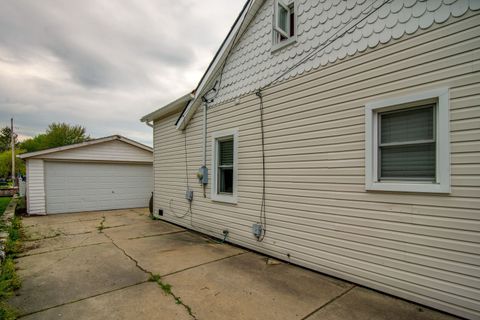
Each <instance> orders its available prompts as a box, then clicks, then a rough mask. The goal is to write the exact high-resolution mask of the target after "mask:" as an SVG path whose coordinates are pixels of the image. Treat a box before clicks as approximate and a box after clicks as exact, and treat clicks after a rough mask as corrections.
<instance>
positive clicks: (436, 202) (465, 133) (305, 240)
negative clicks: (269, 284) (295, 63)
mask: <svg viewBox="0 0 480 320" xmlns="http://www.w3.org/2000/svg"><path fill="white" fill-rule="evenodd" d="M479 17H480V16H479V15H478V14H474V13H471V12H470V13H468V14H466V15H465V16H464V17H462V18H459V19H455V18H450V19H449V20H448V21H447V22H445V23H443V24H441V25H436V26H434V27H431V28H429V29H428V30H425V31H422V32H419V33H417V34H415V35H412V36H408V37H403V38H401V39H400V40H399V41H395V42H392V43H389V44H388V45H383V46H379V47H377V48H376V49H374V50H367V51H365V52H364V53H363V54H357V55H355V56H353V57H351V58H347V59H344V60H340V61H338V62H336V63H334V64H331V65H327V66H326V67H323V68H321V69H320V70H318V71H315V72H310V73H308V74H306V75H304V76H301V77H296V78H293V79H290V80H288V81H286V82H284V83H281V84H279V85H277V86H275V87H272V88H269V89H267V90H265V91H264V110H265V116H264V118H265V121H264V125H265V155H266V215H267V235H266V238H265V240H264V241H263V242H256V240H255V238H254V236H253V235H252V232H251V227H252V223H255V222H258V221H259V212H260V211H259V210H260V206H261V190H262V189H261V185H262V184H261V179H262V170H261V159H262V158H261V155H262V153H261V144H260V142H261V135H260V123H259V100H258V98H257V97H256V96H255V95H249V96H244V97H242V98H241V99H240V102H239V103H233V102H232V103H224V104H222V105H219V106H216V107H213V108H211V109H209V113H208V130H207V131H208V138H207V141H208V149H207V156H208V157H207V166H208V167H209V169H210V174H211V170H212V163H211V141H212V140H211V137H212V133H214V132H217V131H221V130H226V129H233V128H237V129H238V134H239V138H238V144H239V146H238V203H237V204H236V205H232V204H227V203H220V202H214V201H212V200H211V199H210V185H209V186H208V187H207V188H206V195H205V197H204V196H203V190H202V188H201V187H200V185H199V183H198V181H197V179H196V173H197V170H198V168H199V167H200V166H201V165H202V141H203V137H202V128H203V127H202V122H203V119H202V111H201V108H199V111H197V113H196V114H195V115H194V117H193V118H192V120H191V121H190V123H189V124H188V126H187V130H186V136H185V132H180V131H177V130H176V129H175V126H174V123H175V120H176V118H177V117H178V115H173V116H170V117H168V118H165V119H162V120H161V121H157V122H155V128H154V150H155V162H154V170H155V171H154V172H155V206H154V207H155V212H157V213H158V210H159V209H162V210H163V212H164V216H163V219H165V220H168V221H172V222H174V223H177V224H180V225H183V226H186V227H189V228H192V229H195V230H198V231H200V232H204V233H207V234H210V235H214V236H216V237H219V238H221V237H222V230H224V229H227V230H229V237H228V240H229V241H231V242H233V243H236V244H240V245H242V246H245V247H247V248H252V249H254V250H257V251H260V252H263V253H266V254H269V255H272V256H275V257H278V258H280V259H284V260H289V261H290V262H292V263H295V264H299V265H302V266H305V267H309V268H312V269H315V270H318V271H321V272H324V273H327V274H331V275H334V276H337V277H340V278H343V279H347V280H350V281H353V282H355V283H359V284H362V285H365V286H368V287H372V288H375V289H378V290H381V291H384V292H387V293H390V294H393V295H396V296H400V297H403V298H406V299H409V300H413V301H416V302H419V303H422V304H426V305H429V306H432V307H435V308H438V309H441V310H444V311H447V312H451V313H454V314H457V315H460V316H463V317H467V318H480V273H479V271H478V270H480V269H479V268H480V236H479V234H480V135H479V134H480V105H479V101H480V84H479V83H480V59H479V57H480V37H479V34H480V25H479ZM442 87H448V88H449V92H450V101H449V107H450V141H451V144H450V150H451V186H452V191H451V193H450V194H448V195H435V194H418V193H398V192H393V193H387V192H383V193H382V192H367V191H366V190H365V169H364V168H365V105H366V104H367V103H369V102H372V101H376V100H383V99H387V98H393V97H399V96H400V97H401V96H404V95H410V94H412V93H415V92H422V91H426V90H432V89H435V88H442ZM185 139H186V144H187V146H186V147H185ZM186 165H187V168H186V167H185V166H186ZM186 170H187V172H188V174H187V175H186ZM210 178H211V175H210ZM187 187H190V188H192V189H193V190H194V200H193V204H192V211H191V213H188V211H187V210H188V203H187V201H186V200H185V191H186V189H187ZM182 216H183V217H182Z"/></svg>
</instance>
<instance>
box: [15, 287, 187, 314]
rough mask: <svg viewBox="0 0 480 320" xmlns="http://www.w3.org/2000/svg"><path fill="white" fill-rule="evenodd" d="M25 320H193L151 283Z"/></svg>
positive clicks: (52, 310)
mask: <svg viewBox="0 0 480 320" xmlns="http://www.w3.org/2000/svg"><path fill="white" fill-rule="evenodd" d="M23 319H25V320H51V319H63V320H77V319H102V320H107V319H112V320H118V319H142V320H153V319H175V320H184V319H185V320H186V319H192V318H191V317H190V315H189V314H188V312H187V311H186V310H185V308H184V307H183V306H181V305H178V304H176V303H175V301H174V299H173V298H172V297H171V296H167V295H165V294H164V293H163V292H162V290H161V289H160V288H159V287H158V285H157V284H156V283H153V282H147V283H142V284H139V285H136V286H132V287H128V288H125V289H122V290H116V291H113V292H109V293H106V294H102V295H100V296H96V297H92V298H88V299H85V300H82V301H78V302H75V303H71V304H66V305H63V306H59V307H56V308H53V309H49V310H46V311H43V312H39V313H35V314H32V315H30V316H27V317H25V318H23Z"/></svg>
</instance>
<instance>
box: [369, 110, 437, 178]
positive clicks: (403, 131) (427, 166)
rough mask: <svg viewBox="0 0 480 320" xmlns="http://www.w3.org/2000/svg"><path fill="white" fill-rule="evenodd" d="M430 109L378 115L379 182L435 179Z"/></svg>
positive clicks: (431, 112)
mask: <svg viewBox="0 0 480 320" xmlns="http://www.w3.org/2000/svg"><path fill="white" fill-rule="evenodd" d="M434 112H435V109H434V106H433V105H427V106H423V107H419V108H409V109H406V110H400V111H393V112H385V113H380V114H379V115H380V117H379V122H380V123H379V130H380V132H379V135H380V137H379V140H380V143H379V152H378V155H379V162H380V166H379V175H380V179H400V180H432V181H434V180H435V174H436V148H435V146H436V143H435V122H434Z"/></svg>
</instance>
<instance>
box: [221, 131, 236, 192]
mask: <svg viewBox="0 0 480 320" xmlns="http://www.w3.org/2000/svg"><path fill="white" fill-rule="evenodd" d="M233 146H234V144H233V138H232V139H229V140H221V141H218V192H219V193H233Z"/></svg>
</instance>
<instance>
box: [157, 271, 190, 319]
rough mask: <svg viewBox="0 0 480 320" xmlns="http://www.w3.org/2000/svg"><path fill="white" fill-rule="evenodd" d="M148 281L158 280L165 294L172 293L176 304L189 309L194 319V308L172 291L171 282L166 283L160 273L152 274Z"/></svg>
mask: <svg viewBox="0 0 480 320" xmlns="http://www.w3.org/2000/svg"><path fill="white" fill-rule="evenodd" d="M148 281H150V282H156V283H157V284H158V285H159V286H160V288H162V290H163V292H164V293H165V295H170V296H172V297H173V298H174V299H175V304H178V305H182V306H183V307H184V308H185V309H187V312H188V314H189V315H190V316H192V317H193V318H194V319H196V318H195V316H194V315H193V312H192V308H190V307H189V306H187V305H186V304H185V303H183V301H182V299H180V297H177V296H176V295H175V294H174V293H173V292H172V285H171V284H169V283H164V282H163V281H162V277H161V276H160V275H159V274H153V273H152V274H150V278H148Z"/></svg>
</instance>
